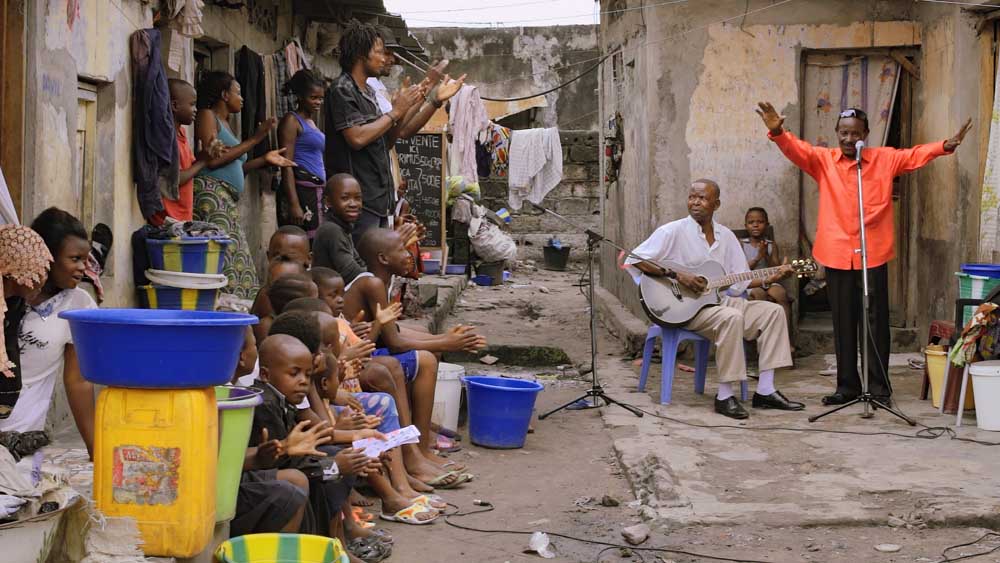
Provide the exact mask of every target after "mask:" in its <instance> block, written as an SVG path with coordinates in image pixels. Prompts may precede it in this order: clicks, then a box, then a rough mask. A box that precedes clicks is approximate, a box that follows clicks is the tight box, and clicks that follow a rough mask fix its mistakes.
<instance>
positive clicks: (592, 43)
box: [406, 25, 600, 130]
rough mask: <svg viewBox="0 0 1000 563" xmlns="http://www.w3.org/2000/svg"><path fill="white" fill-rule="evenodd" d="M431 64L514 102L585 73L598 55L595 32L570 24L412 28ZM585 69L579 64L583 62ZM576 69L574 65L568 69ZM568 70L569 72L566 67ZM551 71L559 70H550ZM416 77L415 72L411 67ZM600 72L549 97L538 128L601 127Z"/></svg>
mask: <svg viewBox="0 0 1000 563" xmlns="http://www.w3.org/2000/svg"><path fill="white" fill-rule="evenodd" d="M411 31H412V32H413V35H414V36H416V37H417V39H419V40H420V42H421V44H423V46H424V48H425V49H427V52H428V53H429V55H430V59H431V60H432V61H437V60H440V59H449V60H450V61H451V63H450V64H449V65H448V72H450V73H451V75H452V76H460V75H461V74H463V73H468V75H469V79H468V80H469V82H470V83H474V84H476V85H477V86H479V89H480V94H481V95H483V96H488V97H493V98H510V97H518V96H526V95H531V94H535V93H538V92H542V91H544V90H547V89H549V88H551V87H553V86H556V85H558V84H560V83H562V82H565V81H567V80H569V79H571V78H573V77H575V76H576V75H578V74H579V73H581V72H583V71H584V70H586V69H587V68H589V67H590V66H591V65H593V64H594V62H596V61H593V62H583V61H589V60H591V59H595V58H596V57H598V56H599V54H600V52H599V46H598V42H597V27H596V26H591V25H568V26H554V27H521V28H505V29H471V28H442V27H432V28H414V29H412V30H411ZM581 62H582V64H577V63H581ZM567 65H573V66H567ZM563 67H565V68H563ZM553 68H561V70H555V71H551V70H550V69H553ZM406 72H407V73H409V74H412V68H410V67H407V70H406ZM596 92H597V73H596V72H592V73H590V74H588V75H587V76H585V77H583V78H581V79H580V80H578V81H576V82H574V83H573V84H570V85H569V86H567V87H566V88H563V89H560V90H557V91H555V92H552V93H551V94H547V95H546V96H545V98H546V101H547V102H548V104H549V107H547V108H545V109H542V110H539V113H538V115H537V117H536V121H537V123H536V124H534V126H537V127H555V126H559V127H560V128H561V129H565V130H593V129H596V128H597V123H598V119H597V96H596Z"/></svg>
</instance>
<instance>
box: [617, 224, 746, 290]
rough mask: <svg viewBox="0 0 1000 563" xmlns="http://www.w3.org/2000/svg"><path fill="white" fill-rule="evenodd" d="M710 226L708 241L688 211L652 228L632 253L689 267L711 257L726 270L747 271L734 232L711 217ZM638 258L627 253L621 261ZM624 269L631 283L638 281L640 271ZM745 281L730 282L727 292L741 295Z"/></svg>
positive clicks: (728, 272)
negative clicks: (712, 238) (711, 237)
mask: <svg viewBox="0 0 1000 563" xmlns="http://www.w3.org/2000/svg"><path fill="white" fill-rule="evenodd" d="M712 228H713V229H714V230H715V242H714V243H713V244H711V245H709V244H708V239H707V238H705V233H704V232H703V231H702V230H701V225H699V224H698V222H697V221H695V220H694V219H692V218H691V216H690V215H688V216H687V217H685V218H683V219H679V220H677V221H673V222H671V223H667V224H666V225H663V226H662V227H660V228H658V229H656V230H655V231H653V234H652V235H650V237H649V238H648V239H646V240H645V241H643V243H642V244H640V245H639V246H638V247H637V248H636V249H635V250H633V251H632V253H633V254H635V255H637V256H641V257H642V258H643V259H647V260H657V261H660V260H669V261H671V262H676V263H678V264H680V265H682V266H687V267H690V268H695V267H697V266H700V265H701V264H703V263H704V262H706V261H707V260H712V261H713V262H718V263H719V264H721V265H722V267H723V268H724V269H725V270H726V273H727V274H738V273H740V272H748V271H750V268H749V266H748V265H747V257H746V255H745V254H743V247H742V246H741V245H740V241H739V239H737V238H736V235H734V234H733V232H732V231H730V230H729V229H727V228H726V227H724V226H722V225H720V224H718V223H716V222H715V221H712ZM641 261H642V260H638V259H636V258H632V257H629V258H628V260H626V261H625V264H626V265H631V264H635V263H637V262H641ZM628 270H629V273H630V274H631V275H632V279H634V280H635V283H639V280H640V278H641V276H642V272H640V271H639V270H638V268H629V269H628ZM748 285H750V282H740V283H738V284H734V285H731V286H729V289H728V291H727V293H729V294H730V295H734V296H738V295H742V294H743V292H744V291H746V289H747V286H748Z"/></svg>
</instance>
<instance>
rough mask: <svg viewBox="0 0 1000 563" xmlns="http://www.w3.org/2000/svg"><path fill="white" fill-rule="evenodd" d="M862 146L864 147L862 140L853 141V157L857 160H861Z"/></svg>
mask: <svg viewBox="0 0 1000 563" xmlns="http://www.w3.org/2000/svg"><path fill="white" fill-rule="evenodd" d="M864 148H865V142H864V141H858V142H857V143H854V159H855V160H857V161H858V162H860V161H861V150H862V149H864Z"/></svg>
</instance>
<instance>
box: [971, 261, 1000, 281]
mask: <svg viewBox="0 0 1000 563" xmlns="http://www.w3.org/2000/svg"><path fill="white" fill-rule="evenodd" d="M962 273H963V274H969V275H970V276H983V277H986V278H1000V264H962Z"/></svg>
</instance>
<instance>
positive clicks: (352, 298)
mask: <svg viewBox="0 0 1000 563" xmlns="http://www.w3.org/2000/svg"><path fill="white" fill-rule="evenodd" d="M359 250H360V253H361V257H362V259H363V260H364V261H365V263H366V264H368V267H369V271H370V274H369V275H366V276H361V277H359V278H358V279H357V280H355V282H354V283H353V284H351V285H350V287H348V289H347V293H346V294H345V297H344V314H345V315H346V316H347V317H350V318H354V317H358V318H359V319H361V320H371V319H374V318H375V315H376V314H377V313H378V311H379V309H380V308H381V309H385V308H387V307H388V306H389V293H390V287H391V285H392V282H393V277H394V276H402V275H404V274H406V272H408V271H409V269H410V268H411V266H412V259H411V257H410V254H409V253H408V252H407V251H406V248H404V246H403V241H402V240H401V239H400V237H399V234H398V233H397V232H395V231H390V230H387V229H378V228H375V229H369V230H368V231H366V232H365V235H364V236H363V237H362V239H361V244H360V249H359ZM378 344H379V345H380V346H381V348H379V350H378V351H377V352H376V354H388V353H391V354H393V355H394V356H395V357H396V358H399V359H400V363H401V364H403V367H404V368H406V367H407V363H408V362H413V361H414V360H411V359H410V358H411V357H412V356H410V354H411V353H414V352H415V353H416V356H417V358H418V359H419V360H418V361H417V362H416V363H417V366H416V367H417V369H420V368H421V366H423V367H426V368H427V369H428V370H429V374H428V375H427V379H426V380H420V379H418V378H414V379H413V380H412V381H414V382H415V383H414V385H415V386H414V389H413V393H414V395H416V394H417V393H418V392H420V391H419V390H418V389H417V388H416V385H417V384H418V383H419V384H421V385H427V386H428V387H429V389H428V390H426V391H424V393H427V394H429V395H430V396H432V397H433V394H434V386H435V384H436V382H437V358H436V357H435V356H434V353H436V352H459V351H469V352H475V351H478V350H480V349H482V348H483V347H485V346H486V340H485V338H483V337H482V336H480V335H478V334H476V333H475V332H474V331H473V330H472V328H471V327H466V326H457V327H455V328H452V329H451V330H449V331H448V332H446V333H445V334H428V333H421V332H417V331H415V330H411V329H407V328H405V327H400V326H399V324H398V323H396V322H391V323H389V324H387V325H386V326H385V328H384V329H383V330H382V332H381V334H380V339H379V342H378ZM430 365H432V366H433V370H430V367H429V366H430ZM414 371H415V370H414ZM407 375H408V376H409V375H410V373H409V372H408V373H407ZM414 375H415V374H414ZM412 404H413V424H415V425H416V427H417V429H419V430H420V439H421V442H420V451H421V453H422V454H423V455H424V457H426V458H427V459H428V460H430V461H431V462H433V463H435V464H437V465H439V466H441V467H445V468H448V467H454V468H457V469H458V470H461V466H460V465H459V464H456V463H455V462H451V461H448V460H446V459H444V458H442V457H440V456H438V455H437V454H435V453H434V452H432V451H431V447H432V440H431V431H430V424H431V410H432V409H433V403H432V404H422V403H417V402H414V403H412Z"/></svg>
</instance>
